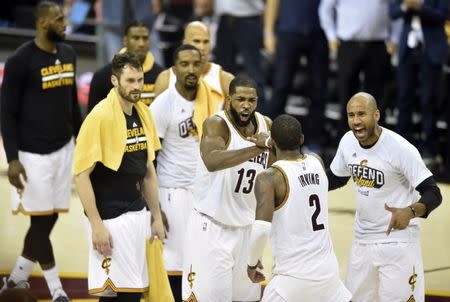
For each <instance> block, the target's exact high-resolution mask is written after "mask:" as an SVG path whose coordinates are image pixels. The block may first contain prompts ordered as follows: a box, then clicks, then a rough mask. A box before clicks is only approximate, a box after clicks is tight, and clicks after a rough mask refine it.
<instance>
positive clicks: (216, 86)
mask: <svg viewBox="0 0 450 302" xmlns="http://www.w3.org/2000/svg"><path fill="white" fill-rule="evenodd" d="M221 74H222V67H221V66H220V65H217V64H215V63H212V62H211V64H210V68H209V70H208V72H207V73H206V74H205V75H204V76H203V80H205V82H206V83H207V84H208V85H209V86H210V87H211V88H212V89H213V90H214V91H215V92H217V93H219V94H220V95H221V96H222V97H224V93H223V89H222V82H221V80H220V76H221ZM176 82H177V76H176V75H175V73H174V72H173V69H172V67H171V68H169V87H175V83H176Z"/></svg>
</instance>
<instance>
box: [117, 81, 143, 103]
mask: <svg viewBox="0 0 450 302" xmlns="http://www.w3.org/2000/svg"><path fill="white" fill-rule="evenodd" d="M117 92H118V93H119V95H120V96H121V97H122V98H123V99H125V100H127V101H128V102H130V103H133V104H135V103H137V102H138V101H139V100H140V99H141V91H139V97H137V98H135V97H134V96H133V95H134V94H132V92H137V91H136V90H132V91H130V93H128V94H127V92H126V91H125V89H123V88H122V86H120V85H119V86H118V87H117Z"/></svg>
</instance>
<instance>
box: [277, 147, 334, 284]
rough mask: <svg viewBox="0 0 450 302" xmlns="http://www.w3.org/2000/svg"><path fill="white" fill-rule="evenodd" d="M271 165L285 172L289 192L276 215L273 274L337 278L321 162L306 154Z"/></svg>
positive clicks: (304, 277)
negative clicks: (302, 156) (294, 159)
mask: <svg viewBox="0 0 450 302" xmlns="http://www.w3.org/2000/svg"><path fill="white" fill-rule="evenodd" d="M272 166H273V167H275V168H276V169H278V170H279V171H280V172H282V174H283V176H284V179H285V181H286V189H287V190H286V196H285V199H284V201H283V202H282V203H281V204H280V205H279V206H278V207H276V209H275V212H274V214H273V220H272V232H271V244H272V253H273V256H274V264H275V265H274V268H273V273H274V274H282V275H288V276H293V277H296V278H300V279H308V280H317V281H318V280H325V279H327V278H330V277H331V276H333V275H337V274H338V273H339V269H338V264H337V260H336V256H335V254H334V251H333V245H332V242H331V238H330V233H329V228H328V179H327V176H326V173H325V171H324V169H323V166H322V164H321V162H320V161H319V160H318V159H317V158H316V157H314V156H312V155H306V157H305V158H304V159H299V160H297V161H287V160H279V161H277V162H275V163H274V164H273V165H272Z"/></svg>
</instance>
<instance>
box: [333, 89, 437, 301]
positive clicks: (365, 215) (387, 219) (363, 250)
mask: <svg viewBox="0 0 450 302" xmlns="http://www.w3.org/2000/svg"><path fill="white" fill-rule="evenodd" d="M347 119H348V125H349V127H350V131H349V132H347V133H346V134H345V135H344V136H343V137H342V139H341V141H340V143H339V147H338V150H337V152H336V155H335V157H334V159H333V161H332V163H331V165H330V168H331V172H330V173H328V179H329V180H330V189H335V188H338V187H340V186H342V185H344V184H345V183H346V182H347V181H348V179H349V178H350V177H352V179H353V181H354V183H355V194H356V203H357V204H356V219H355V232H354V239H353V244H352V248H351V251H350V257H349V262H348V271H347V280H346V286H347V287H348V289H349V290H350V292H351V293H352V295H353V299H352V301H357V302H359V301H367V302H369V301H418V302H423V301H424V296H425V293H424V274H423V263H422V254H421V249H420V240H419V221H418V219H417V218H418V217H422V218H426V217H428V215H429V214H430V213H431V211H433V210H434V209H435V208H436V207H438V206H439V204H440V203H441V201H442V196H441V193H440V190H439V188H438V187H437V185H436V182H435V180H434V178H433V175H432V174H431V172H430V171H429V170H428V169H427V168H426V166H425V164H424V163H423V161H422V159H421V157H420V154H419V152H418V151H417V149H416V148H415V147H414V146H413V145H412V144H410V143H409V142H408V141H407V140H405V139H404V138H403V137H401V136H400V135H398V134H396V133H395V132H393V131H391V130H389V129H386V128H384V127H381V126H380V125H379V124H378V121H379V119H380V112H379V110H378V108H377V103H376V101H375V99H374V98H373V96H371V95H370V94H368V93H357V94H355V95H354V96H353V97H352V98H351V99H350V100H349V102H348V103H347ZM418 193H420V197H419V194H418Z"/></svg>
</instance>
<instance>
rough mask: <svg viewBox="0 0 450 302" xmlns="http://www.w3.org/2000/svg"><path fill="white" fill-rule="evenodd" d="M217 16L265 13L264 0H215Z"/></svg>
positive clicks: (250, 15)
mask: <svg viewBox="0 0 450 302" xmlns="http://www.w3.org/2000/svg"><path fill="white" fill-rule="evenodd" d="M214 13H215V14H216V15H217V16H221V15H230V16H234V17H253V16H259V15H262V14H263V13H264V1H263V0H244V1H243V0H217V1H214Z"/></svg>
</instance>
